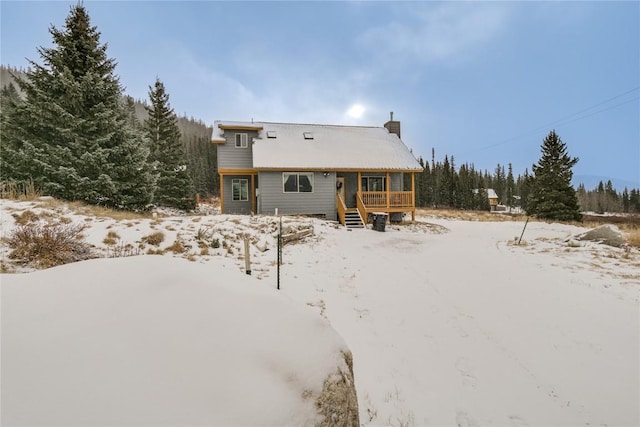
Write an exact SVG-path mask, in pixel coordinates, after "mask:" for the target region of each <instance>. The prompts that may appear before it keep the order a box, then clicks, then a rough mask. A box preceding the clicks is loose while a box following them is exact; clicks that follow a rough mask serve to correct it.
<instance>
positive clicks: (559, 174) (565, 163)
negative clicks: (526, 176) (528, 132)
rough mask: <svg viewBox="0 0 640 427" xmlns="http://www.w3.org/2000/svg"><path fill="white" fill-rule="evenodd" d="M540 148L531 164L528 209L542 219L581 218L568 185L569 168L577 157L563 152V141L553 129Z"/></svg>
mask: <svg viewBox="0 0 640 427" xmlns="http://www.w3.org/2000/svg"><path fill="white" fill-rule="evenodd" d="M541 150H542V157H541V158H540V160H539V161H538V164H537V165H533V173H534V178H533V182H532V191H531V195H530V197H529V201H528V213H529V214H532V215H535V216H537V217H540V218H545V219H554V220H561V221H571V220H578V221H579V220H581V219H582V215H581V214H580V208H579V206H578V199H577V197H576V191H575V190H574V189H573V187H572V186H571V178H572V176H573V172H572V170H571V168H573V166H574V165H575V164H576V163H577V162H578V158H571V157H570V156H569V155H568V154H567V146H566V144H564V143H563V142H562V140H561V139H560V137H559V136H558V135H557V134H556V133H555V131H553V130H552V131H551V132H549V135H547V137H546V138H545V139H544V141H543V142H542V146H541Z"/></svg>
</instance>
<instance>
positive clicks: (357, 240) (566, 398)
mask: <svg viewBox="0 0 640 427" xmlns="http://www.w3.org/2000/svg"><path fill="white" fill-rule="evenodd" d="M2 203H3V211H2V226H3V230H2V232H3V235H4V236H7V235H8V234H9V233H10V231H11V229H12V228H13V227H14V226H15V218H14V215H16V216H18V215H21V214H22V213H24V212H25V211H26V210H31V211H33V212H34V213H36V214H38V215H41V216H42V217H43V218H45V217H47V215H54V216H55V215H57V216H64V217H66V218H68V219H67V220H68V221H70V222H71V223H77V222H81V223H85V224H87V225H88V228H87V229H86V230H85V231H84V232H83V234H84V235H85V237H86V240H87V241H89V242H90V243H92V244H93V245H95V248H94V250H95V251H96V253H97V254H98V255H100V256H113V255H115V253H116V252H117V251H115V250H114V248H115V247H121V248H124V247H126V246H127V245H128V247H129V248H130V249H131V251H132V252H136V253H140V254H143V253H146V252H147V251H149V250H152V251H153V252H155V251H164V255H163V256H153V257H149V256H147V257H133V258H126V259H125V260H124V261H122V262H124V263H125V264H122V267H119V268H118V269H117V274H119V275H121V276H127V277H131V276H132V275H136V277H138V276H137V275H140V277H143V276H144V274H145V272H149V271H150V268H143V269H142V270H140V268H141V267H138V265H142V263H144V262H147V261H146V260H148V259H150V258H153V259H155V260H160V262H161V263H162V262H166V263H170V262H172V261H174V258H176V257H177V258H187V259H189V260H191V261H192V262H191V263H186V262H185V263H184V264H185V265H186V266H187V267H188V268H187V270H188V271H190V272H191V273H189V274H193V275H196V276H200V275H202V276H203V277H205V279H199V280H204V281H205V282H206V283H208V282H209V281H213V279H214V278H216V277H222V278H224V282H225V283H227V284H232V287H233V288H234V289H235V288H236V287H237V288H243V289H244V288H245V287H246V286H245V285H244V284H245V283H246V282H247V280H250V279H248V278H247V277H246V275H245V274H244V260H243V255H242V254H243V245H242V241H243V238H244V237H245V236H246V237H248V238H249V239H250V241H251V259H252V270H253V277H255V278H256V279H257V280H251V282H252V283H254V286H253V287H257V288H264V289H263V290H265V291H267V290H268V292H277V291H274V288H275V287H276V266H275V259H276V254H275V252H276V251H275V250H274V249H275V245H274V243H275V237H274V236H275V232H276V230H277V224H278V220H279V219H278V218H275V217H268V216H257V217H250V216H232V215H218V214H207V215H196V216H163V217H161V218H158V219H157V220H153V219H152V218H128V219H113V218H110V217H108V216H102V215H98V216H96V215H90V214H88V213H81V212H79V211H78V210H77V209H75V210H74V209H70V208H66V207H64V206H59V205H53V206H50V205H47V204H46V203H44V202H34V203H25V202H23V203H17V202H8V201H4V200H3V201H2ZM283 222H284V224H285V227H287V228H291V229H299V228H304V227H311V228H312V229H313V236H312V237H309V238H305V239H304V240H302V241H300V242H297V243H292V244H289V245H287V246H285V248H284V253H283V260H284V265H283V266H282V268H281V290H280V291H279V293H277V297H278V298H284V299H286V300H287V301H289V303H291V301H295V302H296V303H297V304H298V306H299V307H303V306H311V308H310V309H311V310H315V311H316V312H317V313H318V314H319V315H321V316H324V317H326V318H327V319H328V321H329V322H330V323H331V326H332V327H333V328H335V330H336V331H337V332H338V333H339V334H340V336H342V337H343V338H344V341H345V342H346V343H347V344H348V347H349V348H350V349H351V351H352V354H353V367H354V371H355V372H354V373H355V384H356V389H357V391H358V408H359V415H360V422H361V424H363V425H367V426H385V425H393V426H400V425H402V426H412V425H413V426H524V425H529V426H551V425H553V426H555V425H567V426H568V425H571V426H573V425H604V424H606V425H610V426H637V425H640V415H639V414H640V411H639V409H640V408H639V403H638V402H640V392H639V388H640V366H639V364H638V360H640V350H639V349H640V324H639V321H638V319H639V318H640V253H639V252H638V250H637V249H635V248H631V249H625V248H615V247H610V246H605V245H600V244H597V243H595V242H582V241H577V240H576V239H575V236H578V235H580V234H582V233H584V232H586V231H588V229H587V228H584V227H578V226H572V225H564V224H553V223H543V222H529V224H528V226H527V228H526V231H525V233H524V237H523V240H522V244H521V245H517V244H515V243H514V237H519V236H520V234H521V232H522V229H523V226H524V220H523V219H522V220H505V221H502V222H487V221H469V220H455V219H446V218H440V217H435V216H428V217H427V216H422V215H419V216H418V221H417V222H416V223H414V224H411V225H403V226H395V225H394V226H387V227H386V232H384V233H381V232H376V231H373V230H371V229H364V230H353V231H347V230H346V229H344V228H343V227H340V226H338V225H337V224H335V223H333V222H329V221H322V220H317V219H311V218H295V217H285V218H283ZM155 232H162V233H164V237H165V238H164V241H163V242H162V243H160V244H159V245H158V246H152V245H150V244H149V243H145V241H144V239H143V237H144V236H148V235H149V234H150V233H155ZM109 233H114V234H115V235H117V236H118V237H117V239H116V240H117V244H116V245H115V246H114V245H113V244H112V243H105V242H106V241H107V239H106V237H107V236H108V235H109ZM215 240H218V241H219V242H220V246H219V247H217V248H214V247H212V246H211V245H209V243H212V242H213V241H215ZM203 241H204V242H205V243H207V244H205V245H203ZM176 242H180V243H181V244H180V245H175V243H176ZM223 243H224V244H223ZM175 246H180V247H181V248H182V251H179V252H177V253H175V252H173V251H172V250H171V249H170V248H173V247H175ZM204 247H206V248H207V249H206V251H205V250H204ZM0 249H2V250H4V251H5V252H4V253H5V255H4V258H3V259H4V260H5V261H8V259H7V257H6V253H7V252H6V249H7V248H6V246H3V247H2V248H0ZM264 249H267V250H266V251H264ZM101 262H103V261H90V262H82V263H80V264H79V265H100V263H101ZM92 263H93V264H92ZM95 263H97V264H95ZM126 263H130V264H126ZM105 265H106V264H105ZM67 267H70V266H67ZM67 267H63V268H61V269H60V270H58V269H54V270H52V271H64V270H63V269H64V268H67ZM19 270H20V269H19ZM96 271H97V270H96ZM43 273H44V272H41V273H36V274H43ZM97 276H98V274H97V273H96V274H94V277H97ZM167 276H170V275H169V274H168V273H167ZM8 277H11V278H12V279H13V278H14V276H11V275H6V274H3V275H2V276H0V279H1V280H2V287H3V295H2V297H3V298H2V300H3V314H2V320H3V325H2V332H3V334H2V335H3V338H2V351H3V369H4V365H5V363H4V361H5V360H4V352H5V351H10V350H8V349H7V347H6V343H5V337H4V332H5V328H6V327H7V326H6V321H5V318H6V317H5V313H4V304H5V291H4V286H5V283H6V282H7V280H6V278H8ZM15 277H16V278H18V277H20V276H18V275H17V276H15ZM14 280H18V279H14ZM176 280H178V279H176ZM91 283H92V282H91V281H87V282H86V286H87V287H89V289H91V287H92V285H91ZM152 283H153V282H150V283H149V284H148V285H147V286H146V287H145V288H144V289H139V290H137V291H136V295H137V297H136V298H137V299H138V300H139V301H140V302H141V304H142V303H143V302H144V300H145V297H144V296H145V295H149V296H153V295H155V294H156V293H157V294H162V289H161V287H160V286H158V283H161V281H156V282H155V283H156V284H155V285H152ZM236 285H238V286H236ZM253 287H252V289H253ZM171 289H172V290H171V292H173V291H174V290H175V289H174V288H173V287H171ZM180 289H181V290H184V288H180ZM87 292H89V291H87ZM96 292H98V291H96ZM55 295H57V293H55V292H53V293H52V298H53V296H55ZM175 298H176V301H179V302H180V304H181V305H180V307H181V310H183V311H187V308H188V307H191V306H192V305H193V306H194V307H199V306H200V304H201V302H200V301H198V300H195V299H192V298H191V297H189V295H188V294H185V295H181V296H180V297H178V295H177V294H175ZM52 301H55V300H52ZM77 305H78V306H79V307H82V299H81V298H77ZM112 306H114V307H117V304H115V303H114V304H112ZM167 306H170V304H169V303H167ZM154 310H155V309H154V305H150V304H147V303H144V304H142V305H140V309H139V311H138V314H139V316H140V317H143V316H152V317H153V318H157V317H158V316H155V315H156V314H157V312H156V311H154ZM167 310H168V311H169V312H171V310H169V309H167ZM167 310H165V311H167ZM113 313H114V316H115V314H117V313H118V311H117V310H114V311H113ZM108 314H109V312H105V311H102V312H100V316H98V317H99V318H100V319H103V318H104V319H106V320H104V321H105V322H106V321H108V319H109V316H108ZM265 314H266V313H265ZM274 315H275V314H269V315H268V316H266V317H271V316H274ZM59 316H62V317H64V313H59ZM55 317H58V315H56V316H53V317H52V318H55ZM266 317H263V316H260V318H259V319H256V318H255V317H252V319H256V323H259V322H261V321H262V320H263V319H266ZM96 320H98V319H96ZM21 329H24V328H23V327H21ZM234 337H235V335H234V334H230V336H229V339H231V338H234ZM200 339H201V338H200V337H199V336H187V337H184V340H185V341H189V342H192V341H198V340H200ZM177 342H178V343H182V342H183V339H182V338H181V339H180V340H179V341H177ZM129 344H131V345H133V343H127V347H128V345H129ZM93 345H97V344H96V343H95V342H94V343H93ZM170 345H171V344H169V343H168V344H167V347H169V346H170ZM184 345H187V344H184ZM189 345H195V344H189ZM247 345H249V344H247ZM332 345H333V346H334V347H333V348H334V349H335V348H340V345H338V344H336V343H334V344H332ZM269 348H270V346H268V345H267V346H266V347H265V353H266V352H267V351H268V349H269ZM61 351H62V350H61ZM269 351H270V350H269ZM96 354H97V353H96ZM330 354H331V355H332V356H331V358H334V359H335V354H336V353H335V352H332V353H330ZM60 357H62V356H60ZM121 360H124V359H121ZM223 360H227V359H223ZM311 360H314V359H311ZM322 360H323V361H324V360H329V359H324V358H322ZM332 360H333V359H332ZM25 362H29V363H31V361H30V359H25ZM123 363H124V362H123ZM223 365H224V364H223ZM327 366H328V365H327ZM318 377H320V375H318ZM2 380H3V389H4V382H5V378H4V371H3V378H2ZM3 399H4V396H3ZM25 399H26V397H25ZM3 403H4V402H3ZM185 404H186V403H185ZM5 410H6V408H5V407H4V406H3V413H4V411H5ZM262 415H263V413H261V412H260V411H258V412H256V413H253V414H251V415H248V416H253V417H260V416H262ZM255 419H257V418H254V419H250V420H249V421H253V420H255ZM288 424H295V421H292V422H291V423H288Z"/></svg>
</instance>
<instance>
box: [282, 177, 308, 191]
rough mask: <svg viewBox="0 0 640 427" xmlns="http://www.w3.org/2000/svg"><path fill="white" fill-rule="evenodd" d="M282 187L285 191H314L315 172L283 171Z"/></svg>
mask: <svg viewBox="0 0 640 427" xmlns="http://www.w3.org/2000/svg"><path fill="white" fill-rule="evenodd" d="M282 188H283V191H284V192H285V193H313V172H283V173H282Z"/></svg>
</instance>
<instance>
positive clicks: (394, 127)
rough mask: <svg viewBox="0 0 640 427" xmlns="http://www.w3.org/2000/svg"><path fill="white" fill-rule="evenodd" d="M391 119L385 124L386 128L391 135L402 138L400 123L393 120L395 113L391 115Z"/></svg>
mask: <svg viewBox="0 0 640 427" xmlns="http://www.w3.org/2000/svg"><path fill="white" fill-rule="evenodd" d="M390 116H391V118H390V119H389V121H388V122H387V123H385V124H384V127H386V128H387V130H388V131H389V133H395V134H396V135H398V138H400V122H398V121H395V120H393V111H392V112H391V114H390Z"/></svg>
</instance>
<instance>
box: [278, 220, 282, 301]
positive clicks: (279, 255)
mask: <svg viewBox="0 0 640 427" xmlns="http://www.w3.org/2000/svg"><path fill="white" fill-rule="evenodd" d="M277 264H278V290H280V264H282V217H280V228H279V230H278V262H277Z"/></svg>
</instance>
